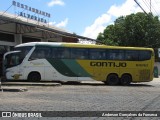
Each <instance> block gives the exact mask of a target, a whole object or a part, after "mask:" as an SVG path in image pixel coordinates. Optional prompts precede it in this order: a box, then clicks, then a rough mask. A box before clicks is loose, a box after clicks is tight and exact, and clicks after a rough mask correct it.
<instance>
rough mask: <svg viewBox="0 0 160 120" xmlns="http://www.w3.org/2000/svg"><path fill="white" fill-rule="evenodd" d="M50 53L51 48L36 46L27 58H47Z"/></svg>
mask: <svg viewBox="0 0 160 120" xmlns="http://www.w3.org/2000/svg"><path fill="white" fill-rule="evenodd" d="M50 53H51V49H50V48H49V47H36V49H35V50H34V51H33V53H32V55H31V56H30V58H29V59H30V60H34V59H43V58H49V57H50Z"/></svg>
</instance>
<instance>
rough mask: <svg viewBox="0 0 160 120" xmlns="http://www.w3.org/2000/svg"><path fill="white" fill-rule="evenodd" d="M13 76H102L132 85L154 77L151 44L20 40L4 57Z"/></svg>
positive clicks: (109, 81) (76, 78) (73, 78)
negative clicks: (139, 45)
mask: <svg viewBox="0 0 160 120" xmlns="http://www.w3.org/2000/svg"><path fill="white" fill-rule="evenodd" d="M3 61H4V71H5V75H6V78H7V79H10V80H29V81H40V80H60V81H81V80H98V81H103V82H104V83H106V84H110V85H117V84H119V83H121V84H123V85H128V84H130V82H149V81H151V80H153V67H154V51H153V49H151V48H139V47H117V46H106V45H85V44H79V43H49V42H31V43H25V44H20V45H17V46H16V47H15V51H11V52H8V53H6V54H5V55H4V57H3Z"/></svg>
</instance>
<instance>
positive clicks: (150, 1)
mask: <svg viewBox="0 0 160 120" xmlns="http://www.w3.org/2000/svg"><path fill="white" fill-rule="evenodd" d="M151 6H152V2H151V0H150V13H151V12H152V10H151Z"/></svg>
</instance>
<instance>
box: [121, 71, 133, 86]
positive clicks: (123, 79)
mask: <svg viewBox="0 0 160 120" xmlns="http://www.w3.org/2000/svg"><path fill="white" fill-rule="evenodd" d="M131 81H132V77H131V75H130V74H124V75H122V77H121V79H120V83H121V85H124V86H127V85H130V83H131Z"/></svg>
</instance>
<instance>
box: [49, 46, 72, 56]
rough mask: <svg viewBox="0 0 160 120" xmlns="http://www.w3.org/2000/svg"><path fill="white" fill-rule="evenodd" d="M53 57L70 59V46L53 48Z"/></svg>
mask: <svg viewBox="0 0 160 120" xmlns="http://www.w3.org/2000/svg"><path fill="white" fill-rule="evenodd" d="M51 58H56V59H69V58H70V49H69V48H52V54H51Z"/></svg>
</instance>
